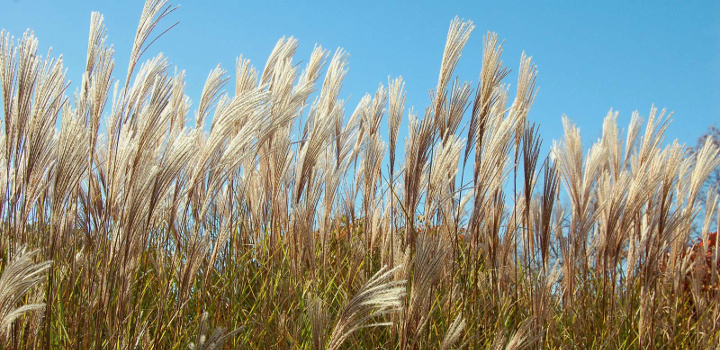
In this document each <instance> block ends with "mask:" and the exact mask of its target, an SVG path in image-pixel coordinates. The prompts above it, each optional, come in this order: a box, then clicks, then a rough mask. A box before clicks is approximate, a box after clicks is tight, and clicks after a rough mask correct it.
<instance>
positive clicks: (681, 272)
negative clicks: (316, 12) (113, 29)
mask: <svg viewBox="0 0 720 350" xmlns="http://www.w3.org/2000/svg"><path fill="white" fill-rule="evenodd" d="M173 9H174V7H172V6H171V5H168V4H167V3H166V1H165V0H148V1H147V3H146V4H145V7H144V9H143V11H142V15H141V20H140V24H139V27H138V31H137V35H136V37H135V42H134V45H133V49H132V52H131V56H130V57H131V59H130V64H129V70H128V72H119V71H116V70H114V52H113V49H112V47H111V46H110V44H109V43H107V42H106V40H105V27H104V25H103V17H102V15H100V14H97V13H94V14H93V15H92V23H91V27H90V42H89V45H88V54H87V57H88V58H87V66H86V70H85V73H84V75H83V76H82V79H81V80H80V84H79V86H78V91H77V93H75V94H71V93H70V92H69V91H67V90H68V83H67V80H66V77H65V76H64V70H63V64H62V60H60V59H57V58H52V57H42V56H41V55H39V54H38V52H37V43H38V41H37V39H36V38H34V37H33V36H32V35H31V34H25V35H23V36H22V38H20V39H14V38H12V37H10V35H9V34H8V33H5V32H3V33H2V37H1V38H0V89H1V90H2V107H3V110H2V113H3V120H2V131H0V145H2V148H1V150H0V184H2V186H0V198H2V200H1V201H0V219H1V220H0V221H1V222H0V230H1V231H0V271H2V275H1V277H0V326H1V327H2V328H1V329H0V344H1V345H0V347H2V348H7V349H36V348H37V349H91V348H107V349H135V348H137V349H185V348H191V349H225V348H241V349H285V348H301V349H324V348H327V349H376V348H378V349H437V348H440V349H454V348H469V349H535V348H610V349H619V348H623V349H645V348H714V347H715V346H716V344H720V303H719V302H720V293H718V285H719V283H718V278H719V277H720V276H718V267H720V264H718V261H720V255H719V254H718V249H717V244H718V242H716V240H715V235H710V232H713V231H717V230H718V226H720V222H718V219H717V216H718V215H717V213H718V212H719V211H720V205H719V204H720V201H719V200H718V196H717V195H716V194H714V193H715V192H712V191H710V192H708V193H709V194H708V195H707V197H702V198H701V196H705V195H704V194H703V193H704V192H703V191H701V189H702V186H703V183H704V182H705V179H706V178H707V177H708V175H709V174H710V172H711V171H713V170H714V169H716V168H717V167H718V166H720V155H719V152H720V151H719V150H718V148H717V146H716V145H715V144H714V143H713V142H711V140H708V142H706V143H705V146H704V147H703V148H702V149H700V150H699V151H698V152H695V153H693V154H692V155H690V154H689V152H688V150H687V149H686V148H685V146H683V145H679V144H678V143H677V142H674V143H673V142H670V143H668V142H665V131H666V129H667V126H668V123H669V115H668V114H667V113H665V112H664V111H657V110H656V109H654V108H653V109H651V111H650V113H649V115H648V116H647V117H646V118H641V117H640V116H639V115H635V116H633V119H632V122H631V123H630V125H629V126H627V128H626V129H624V130H621V129H620V127H619V126H618V125H617V123H616V117H617V114H616V113H614V112H612V111H611V112H610V113H608V115H607V117H606V119H605V123H604V125H603V129H602V133H601V137H600V138H599V139H598V140H597V141H596V142H595V143H593V144H592V145H591V147H590V148H589V149H588V151H587V152H586V151H585V150H586V149H587V148H584V147H583V142H582V140H581V135H580V132H579V130H578V129H577V128H576V127H575V126H574V125H573V124H572V122H571V121H569V120H565V121H564V122H565V123H564V126H565V136H564V139H563V140H559V141H557V142H555V143H553V146H552V153H551V155H550V157H548V158H547V159H543V158H542V157H541V156H540V147H541V146H540V145H541V142H542V138H541V136H540V135H539V134H538V131H537V130H538V129H537V127H536V126H535V125H533V124H532V123H530V122H529V121H528V117H527V116H528V113H529V111H530V108H531V105H532V103H533V99H534V97H535V83H536V67H535V65H534V64H533V62H532V61H531V59H530V58H529V57H525V56H524V55H523V57H521V60H520V66H519V67H518V81H517V82H512V83H513V86H516V89H514V90H513V91H509V90H508V88H507V85H506V84H508V83H509V82H507V81H506V79H505V78H506V76H507V72H508V68H507V67H505V66H504V65H503V62H502V52H503V50H502V44H501V41H500V40H499V39H498V37H497V36H496V35H494V34H491V33H490V34H488V35H487V36H486V37H485V39H484V51H483V61H482V67H481V69H480V83H479V84H478V85H477V86H471V85H467V84H460V83H455V82H454V81H455V80H454V79H453V77H454V69H455V66H456V64H457V62H458V59H459V57H460V52H461V50H462V49H463V46H464V45H465V43H466V42H467V40H468V38H469V37H470V34H471V32H472V30H473V28H474V26H473V24H472V23H471V22H469V21H461V20H454V21H453V22H452V23H450V29H449V32H448V36H447V44H446V46H445V51H444V54H443V60H442V64H441V66H440V74H439V79H438V84H437V87H435V89H434V90H433V94H432V101H431V104H430V105H429V106H427V108H426V109H425V110H424V111H423V113H422V115H415V114H414V113H412V112H408V111H407V110H406V106H405V93H404V82H403V80H402V79H401V78H397V79H391V80H390V81H388V82H387V84H384V85H381V86H380V88H378V90H377V91H375V92H374V93H373V94H369V95H366V96H365V97H364V98H362V99H361V101H360V102H359V104H358V105H357V106H350V105H347V104H346V103H345V101H343V100H342V99H340V97H339V91H340V87H341V86H342V82H343V78H344V77H345V74H346V72H347V69H348V67H347V55H346V54H345V53H344V52H343V51H342V50H337V51H335V52H334V53H332V52H330V51H328V50H325V49H323V48H321V47H317V48H316V49H315V50H314V51H313V52H312V54H311V56H310V57H309V58H303V59H302V62H303V63H302V64H298V63H297V62H298V59H297V58H295V57H294V54H295V51H296V48H297V42H296V41H295V40H294V39H292V38H283V39H280V41H278V43H277V45H276V46H275V49H274V50H273V52H272V53H271V55H270V57H269V58H268V60H267V63H266V64H265V66H264V68H262V69H259V68H256V67H253V66H252V65H250V63H249V61H247V60H243V59H242V58H240V59H238V60H237V66H236V67H235V72H234V73H228V72H226V71H224V70H222V69H221V68H219V67H218V68H217V69H216V70H214V71H213V72H211V73H210V75H209V76H208V78H207V81H206V83H205V86H204V88H203V92H202V96H201V98H200V99H199V103H198V104H197V108H196V109H193V110H191V109H190V106H189V98H188V97H187V96H186V95H185V83H184V73H183V72H182V71H176V70H174V69H173V68H171V64H170V62H168V60H167V59H166V58H165V57H163V56H161V55H160V56H157V57H152V58H148V57H144V56H143V55H142V53H143V52H144V50H145V48H146V47H147V46H148V45H149V44H150V43H152V42H153V41H154V40H153V39H154V38H155V37H156V36H157V35H158V34H160V33H162V32H163V29H164V28H166V27H163V25H166V23H165V20H163V19H164V18H165V17H167V16H168V15H171V12H173ZM123 57H125V56H123ZM116 76H119V77H122V78H124V79H122V80H116V79H114V78H113V77H116ZM231 76H232V77H233V78H231ZM70 95H72V98H70V97H68V96H70ZM404 118H407V119H408V120H409V132H408V134H407V135H399V125H400V123H401V121H402V120H403V119H404ZM383 123H386V124H385V125H386V126H387V130H388V132H387V133H382V134H381V133H380V129H381V125H383ZM466 124H467V125H466ZM57 125H59V127H57ZM399 137H401V138H400V139H399ZM403 143H404V146H403V145H402V144H403ZM585 144H586V145H587V144H588V143H587V141H585ZM396 158H399V159H396ZM565 199H567V201H565ZM701 199H702V200H703V201H702V203H706V204H701ZM565 202H567V203H565ZM694 228H697V229H699V232H703V233H704V234H703V237H693V236H691V232H693V229H694ZM698 240H702V242H703V243H704V244H694V242H697V241H698ZM693 244H694V245H693ZM700 257H702V258H700Z"/></svg>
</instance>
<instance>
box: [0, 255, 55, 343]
mask: <svg viewBox="0 0 720 350" xmlns="http://www.w3.org/2000/svg"><path fill="white" fill-rule="evenodd" d="M37 253H38V251H37V250H33V251H27V249H26V248H25V247H22V248H20V249H19V250H18V251H17V253H16V254H15V256H14V257H13V259H12V260H11V261H10V263H9V264H7V266H6V267H5V270H3V273H2V276H0V327H2V329H4V330H5V331H6V332H7V331H9V328H10V325H11V324H12V323H13V321H15V319H17V318H18V317H20V316H21V315H23V314H24V313H26V312H28V311H34V310H40V309H42V308H44V307H45V304H26V305H23V306H20V307H17V304H18V303H19V302H20V301H21V300H22V299H23V297H24V296H25V294H26V293H28V292H29V291H30V290H32V289H33V288H35V287H36V286H38V285H39V284H40V283H42V282H43V281H44V280H45V278H46V276H45V270H47V269H49V268H50V265H52V261H44V262H41V263H35V262H34V261H33V260H34V258H35V256H36V255H37Z"/></svg>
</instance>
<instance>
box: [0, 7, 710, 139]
mask: <svg viewBox="0 0 720 350" xmlns="http://www.w3.org/2000/svg"><path fill="white" fill-rule="evenodd" d="M173 3H175V4H179V5H180V8H179V9H178V10H177V11H176V12H175V13H174V14H173V15H171V18H170V19H169V20H168V21H166V22H165V23H164V24H165V25H170V24H172V23H174V22H175V21H179V22H180V23H179V25H178V26H177V27H175V28H174V29H173V30H171V31H170V32H169V33H168V34H166V35H165V36H163V37H162V38H161V39H160V40H159V41H158V42H156V43H155V44H154V46H153V49H152V50H149V55H148V56H145V58H146V59H147V58H150V57H151V56H150V55H154V54H155V53H157V52H160V51H162V52H163V53H164V54H165V55H167V56H168V57H169V59H170V61H171V62H172V63H173V64H175V65H176V66H177V67H178V68H180V69H185V70H186V71H187V81H188V93H189V94H190V97H191V98H192V100H193V101H195V102H196V101H198V99H199V95H200V91H201V89H202V84H203V82H204V80H205V77H206V76H207V74H208V73H209V72H210V70H212V69H213V68H214V67H215V66H216V65H217V64H218V63H219V64H222V66H223V67H224V68H225V69H226V70H229V71H233V67H234V62H235V58H236V57H237V56H239V55H241V54H242V55H243V56H244V57H246V58H250V59H251V61H252V62H253V63H254V65H255V66H256V67H258V68H260V69H261V68H262V66H263V65H264V62H265V59H266V58H267V56H268V54H269V53H270V51H271V50H272V47H273V46H274V45H275V42H276V41H277V39H279V38H280V37H281V36H294V37H295V38H297V39H298V40H299V43H300V50H299V51H298V54H297V56H296V58H297V59H298V60H306V59H307V58H308V57H309V54H310V51H311V50H312V48H313V46H314V45H315V44H316V43H317V44H319V45H321V46H323V47H325V48H328V49H330V50H334V49H336V48H337V47H342V48H344V49H345V50H347V51H348V52H349V54H350V66H349V67H350V71H349V74H348V76H347V79H346V81H345V85H344V88H343V91H342V94H341V95H342V96H343V97H345V98H349V105H348V111H352V110H353V109H354V106H355V104H356V103H357V102H358V101H359V99H360V98H361V97H362V96H363V95H364V94H365V93H372V92H374V91H375V89H376V88H377V86H378V84H379V83H381V82H382V83H384V84H387V79H388V76H391V77H396V76H402V77H403V78H404V79H405V81H406V83H407V85H406V88H407V92H408V99H407V103H406V106H408V107H409V106H414V107H415V109H416V110H417V111H422V110H423V109H424V107H425V106H426V105H427V104H428V103H429V95H428V92H429V90H430V89H431V88H433V87H435V85H436V84H437V78H438V70H439V66H440V59H441V57H442V50H443V46H444V43H445V37H446V34H447V29H448V26H449V23H450V21H451V20H452V18H453V17H455V16H459V17H461V18H464V19H469V20H472V21H473V22H474V23H475V25H476V28H475V31H474V32H473V35H472V37H471V38H470V41H469V42H468V45H467V46H466V48H465V50H464V51H463V56H462V58H461V60H460V64H459V66H458V70H457V72H456V73H457V75H458V76H459V78H460V79H461V80H466V81H472V82H474V83H475V82H477V79H478V75H479V71H480V64H481V52H482V38H483V35H484V34H485V33H486V32H487V31H494V32H497V33H498V35H499V36H500V38H501V39H504V40H505V55H504V62H505V64H506V65H507V66H508V67H509V68H511V69H513V71H514V72H515V71H517V68H518V63H519V60H520V54H521V52H522V51H523V50H524V51H525V52H526V53H527V54H529V55H531V56H533V59H534V61H535V62H536V64H537V65H538V70H539V76H538V87H539V92H538V95H537V98H536V100H535V105H534V106H533V109H532V110H531V112H530V115H529V119H530V121H532V122H537V123H539V124H540V131H541V135H542V136H543V139H544V147H543V149H544V150H547V149H548V148H549V145H550V144H551V143H552V140H553V139H559V138H560V137H561V136H562V124H561V116H562V115H563V114H566V115H568V116H569V117H570V118H571V119H573V121H574V122H575V123H576V124H578V125H579V126H580V127H581V131H582V135H583V139H584V143H585V144H586V145H587V144H589V142H591V141H592V140H594V139H595V138H597V137H598V136H599V134H600V127H601V123H602V119H603V117H604V116H605V115H606V113H607V112H608V110H609V109H610V108H614V109H615V110H619V112H620V117H619V121H620V126H621V127H623V128H624V127H626V126H627V123H628V121H629V120H630V116H631V113H632V111H634V110H639V111H640V113H641V115H643V116H647V114H648V111H649V110H650V107H651V105H652V104H653V103H655V104H656V105H657V106H658V107H659V108H664V107H666V108H668V110H671V111H674V112H675V114H674V117H673V123H672V125H671V126H670V128H669V131H668V135H667V136H668V138H669V139H674V138H678V139H679V140H680V142H681V143H687V144H690V145H694V144H695V140H696V138H697V137H698V136H699V135H700V134H701V133H702V132H703V131H705V130H706V129H707V127H708V126H710V125H712V124H714V123H720V2H718V1H690V2H682V1H673V2H670V1H652V2H651V1H645V2H639V1H595V2H589V1H588V2H584V1H555V2H549V1H548V2H545V1H533V2H529V1H528V2H523V3H521V2H518V1H493V2H488V1H466V2H457V1H455V2H453V1H443V2H439V1H438V2H411V1H398V2H385V1H357V2H348V3H340V2H335V1H326V2H310V1H274V0H270V1H254V2H249V1H183V2H179V1H176V2H173ZM141 9H142V1H127V2H125V1H114V2H110V1H41V0H0V28H4V29H6V30H8V31H9V32H10V33H11V34H12V35H14V36H16V37H18V36H21V35H22V33H23V32H24V31H25V30H26V29H27V28H30V29H32V30H33V31H34V32H35V35H36V36H37V37H38V38H39V40H40V48H41V51H42V52H43V53H44V52H46V51H47V49H48V48H49V47H51V46H52V47H53V54H54V55H58V54H62V55H63V56H64V59H65V65H66V67H67V68H68V77H69V79H71V80H72V81H73V82H77V81H79V80H80V76H81V73H82V72H81V70H82V69H83V66H84V60H85V54H86V48H87V37H88V28H89V20H90V12H91V11H99V12H101V13H103V14H104V15H105V19H106V26H107V27H108V35H109V42H110V43H112V44H113V45H114V46H115V50H116V56H115V57H116V62H117V66H116V71H115V77H116V78H123V77H124V72H125V71H126V66H127V60H128V58H129V51H130V47H131V44H132V39H133V35H134V33H135V28H136V26H137V23H138V18H139V14H140V11H141ZM515 79H516V77H515V75H514V74H511V75H510V76H509V77H508V80H507V82H508V83H511V84H512V87H511V89H512V88H514V85H515ZM74 86H75V85H73V86H72V87H71V89H73V90H74ZM196 106H197V104H196V103H195V104H194V107H196ZM406 123H407V118H405V120H404V124H406ZM404 134H405V133H404V132H403V131H401V135H404Z"/></svg>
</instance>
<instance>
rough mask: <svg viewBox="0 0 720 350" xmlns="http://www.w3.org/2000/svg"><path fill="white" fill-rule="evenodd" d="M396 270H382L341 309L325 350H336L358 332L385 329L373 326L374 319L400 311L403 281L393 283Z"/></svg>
mask: <svg viewBox="0 0 720 350" xmlns="http://www.w3.org/2000/svg"><path fill="white" fill-rule="evenodd" d="M399 268H400V266H398V267H395V268H393V269H390V270H388V269H387V268H385V267H383V268H381V269H380V271H378V272H377V273H376V274H375V275H374V276H372V277H371V278H370V279H369V280H368V281H367V282H365V284H364V285H363V286H362V288H360V291H358V292H357V294H355V296H353V297H352V299H350V301H348V303H347V304H346V305H345V307H343V311H342V312H341V313H340V316H339V317H338V320H337V321H336V322H335V327H334V328H333V331H332V334H331V335H330V340H329V342H328V345H327V349H328V350H337V349H339V348H340V346H341V345H342V344H343V343H344V342H345V340H346V339H347V338H348V337H349V336H350V335H352V334H353V333H355V332H357V331H358V330H360V329H362V328H368V327H378V326H389V325H390V323H389V322H374V323H371V322H372V320H373V319H374V318H377V317H383V316H386V315H389V314H392V313H394V312H396V311H398V310H400V309H401V308H402V299H403V298H404V296H405V281H404V280H400V281H397V280H396V281H393V280H392V277H393V275H394V273H395V272H396V271H397V270H398V269H399Z"/></svg>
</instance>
